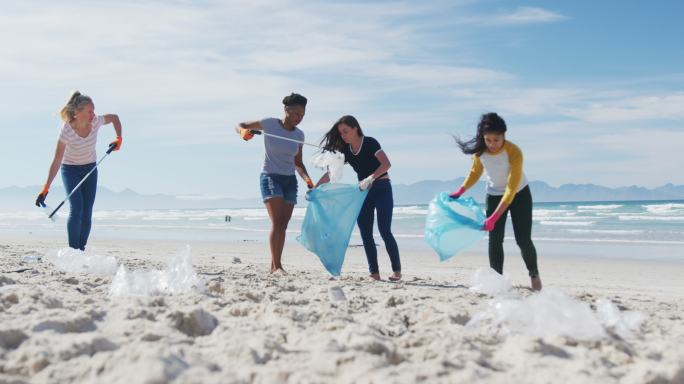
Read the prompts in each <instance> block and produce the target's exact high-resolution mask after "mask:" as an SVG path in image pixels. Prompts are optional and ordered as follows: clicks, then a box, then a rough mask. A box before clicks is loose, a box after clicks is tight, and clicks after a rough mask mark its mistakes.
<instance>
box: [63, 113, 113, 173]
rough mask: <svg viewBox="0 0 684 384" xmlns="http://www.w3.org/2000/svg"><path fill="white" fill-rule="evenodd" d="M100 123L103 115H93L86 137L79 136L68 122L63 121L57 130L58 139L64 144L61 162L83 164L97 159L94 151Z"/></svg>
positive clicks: (102, 122) (102, 121)
mask: <svg viewBox="0 0 684 384" xmlns="http://www.w3.org/2000/svg"><path fill="white" fill-rule="evenodd" d="M102 124H104V116H95V118H94V119H93V121H92V129H91V130H90V133H89V134H88V136H86V137H81V136H79V135H78V134H77V133H76V131H74V129H73V128H72V127H71V125H70V124H69V123H64V125H63V126H62V129H61V130H60V132H59V141H61V142H62V143H64V144H66V149H65V150H64V157H63V158H62V164H68V165H83V164H90V163H94V162H95V161H96V160H97V153H95V144H97V131H98V130H99V129H100V127H101V126H102Z"/></svg>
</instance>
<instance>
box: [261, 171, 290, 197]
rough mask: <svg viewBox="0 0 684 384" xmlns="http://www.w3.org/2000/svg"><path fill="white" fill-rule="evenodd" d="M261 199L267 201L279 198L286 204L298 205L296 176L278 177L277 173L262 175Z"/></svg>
mask: <svg viewBox="0 0 684 384" xmlns="http://www.w3.org/2000/svg"><path fill="white" fill-rule="evenodd" d="M259 186H260V187H261V198H262V199H263V201H264V202H265V201H266V200H268V199H270V198H273V197H276V196H279V197H282V198H283V199H284V200H285V202H286V203H289V204H297V178H296V177H295V175H278V174H276V173H262V174H261V175H259Z"/></svg>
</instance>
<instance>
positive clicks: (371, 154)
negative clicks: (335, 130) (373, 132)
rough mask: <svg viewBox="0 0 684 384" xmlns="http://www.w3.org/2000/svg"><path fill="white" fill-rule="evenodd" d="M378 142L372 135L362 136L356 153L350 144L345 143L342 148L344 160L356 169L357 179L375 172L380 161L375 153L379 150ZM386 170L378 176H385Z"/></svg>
mask: <svg viewBox="0 0 684 384" xmlns="http://www.w3.org/2000/svg"><path fill="white" fill-rule="evenodd" d="M381 150H382V148H380V143H378V141H377V140H375V139H374V138H372V137H369V136H363V137H362V138H361V148H359V152H358V153H357V154H354V153H352V150H351V145H345V146H344V150H343V151H342V153H344V161H345V162H346V163H349V164H350V165H351V166H352V168H354V171H356V176H357V177H358V178H359V181H361V180H363V179H365V178H366V177H368V176H370V175H372V174H373V172H375V170H376V169H378V167H379V166H380V161H379V160H378V158H377V157H375V154H376V153H378V151H381ZM386 174H387V172H385V173H383V174H382V175H380V176H379V177H378V178H380V177H382V176H385V175H386Z"/></svg>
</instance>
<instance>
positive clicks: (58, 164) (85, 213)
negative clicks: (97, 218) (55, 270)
mask: <svg viewBox="0 0 684 384" xmlns="http://www.w3.org/2000/svg"><path fill="white" fill-rule="evenodd" d="M60 116H61V117H62V120H63V121H64V124H63V125H62V129H61V130H60V133H59V139H58V140H57V149H56V150H55V157H54V159H53V160H52V164H51V165H50V169H49V171H48V178H47V181H46V182H45V185H44V186H43V190H42V191H41V192H40V194H39V195H38V198H37V199H36V206H39V207H40V206H43V207H44V206H45V198H46V197H47V194H48V191H49V190H50V185H51V184H52V181H53V180H54V178H55V176H56V175H57V171H58V170H59V169H60V168H61V170H62V182H63V183H64V187H65V188H66V193H67V195H68V194H69V193H71V191H72V190H73V189H74V188H75V187H76V185H77V184H78V183H79V182H80V181H81V179H83V177H84V176H85V175H86V174H87V173H88V172H90V171H91V170H93V167H95V162H96V159H97V154H96V152H95V145H96V144H97V133H98V131H99V129H100V127H101V126H103V125H106V124H113V125H114V131H115V132H116V140H114V141H113V142H112V144H113V145H115V148H114V150H115V151H118V150H119V149H121V143H122V138H121V121H120V120H119V116H117V115H100V116H98V115H96V114H95V104H94V103H93V100H92V99H91V98H90V97H88V96H86V95H83V94H81V93H80V92H78V91H75V92H74V93H73V94H72V95H71V97H69V100H68V101H67V103H66V105H65V106H64V107H62V110H61V111H60ZM96 190H97V169H95V170H93V173H92V174H91V175H90V176H89V177H88V178H87V179H86V180H85V182H84V183H83V184H82V185H81V186H80V187H79V189H78V190H77V191H76V192H75V193H74V194H73V195H71V197H69V204H70V209H69V219H68V220H67V233H68V237H69V247H71V248H74V249H80V250H85V246H86V243H87V242H88V236H89V235H90V227H91V223H92V216H93V204H94V203H95V193H96Z"/></svg>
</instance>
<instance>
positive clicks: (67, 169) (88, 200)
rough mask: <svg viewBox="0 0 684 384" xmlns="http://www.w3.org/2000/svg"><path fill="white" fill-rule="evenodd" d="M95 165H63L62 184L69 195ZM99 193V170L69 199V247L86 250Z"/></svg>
mask: <svg viewBox="0 0 684 384" xmlns="http://www.w3.org/2000/svg"><path fill="white" fill-rule="evenodd" d="M94 166H95V163H91V164H84V165H69V164H62V182H64V187H65V188H66V192H67V195H68V194H69V193H71V191H73V190H74V188H75V187H76V185H77V184H78V183H79V182H80V181H81V179H83V177H84V176H85V175H86V174H87V173H88V172H90V170H91V169H93V167H94ZM96 191H97V169H95V170H94V171H93V173H91V174H90V176H88V178H87V179H86V180H85V182H83V184H81V186H80V187H78V189H77V190H76V192H74V194H73V195H71V197H70V198H69V205H70V208H69V219H68V220H67V233H68V235H69V247H71V248H74V249H80V250H82V251H83V250H85V246H86V243H87V242H88V235H90V227H91V224H92V218H93V204H95V192H96Z"/></svg>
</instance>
